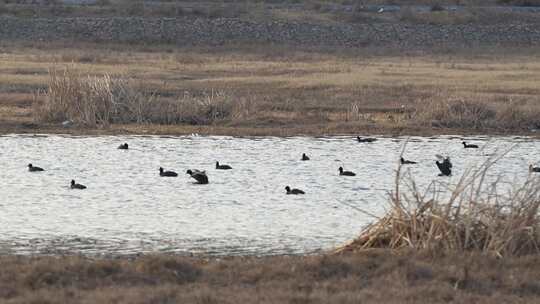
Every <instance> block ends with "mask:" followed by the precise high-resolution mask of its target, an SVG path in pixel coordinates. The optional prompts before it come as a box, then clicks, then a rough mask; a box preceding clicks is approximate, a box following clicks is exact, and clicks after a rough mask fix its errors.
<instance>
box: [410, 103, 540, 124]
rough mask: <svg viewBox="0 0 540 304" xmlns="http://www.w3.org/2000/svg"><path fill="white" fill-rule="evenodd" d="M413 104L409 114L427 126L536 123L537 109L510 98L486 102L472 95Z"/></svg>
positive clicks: (537, 118)
mask: <svg viewBox="0 0 540 304" xmlns="http://www.w3.org/2000/svg"><path fill="white" fill-rule="evenodd" d="M426 103H429V106H420V107H417V109H416V111H415V112H414V115H413V116H411V118H413V119H414V121H415V122H416V123H419V124H421V125H423V126H429V127H444V128H462V129H474V130H484V129H500V130H509V129H513V130H530V129H537V128H538V127H540V118H539V117H540V109H538V107H537V106H535V105H531V104H528V103H519V102H515V101H512V100H507V101H505V102H501V103H497V102H487V101H481V99H475V98H474V97H473V98H470V99H468V98H466V99H463V98H446V99H445V98H440V99H439V100H429V101H426Z"/></svg>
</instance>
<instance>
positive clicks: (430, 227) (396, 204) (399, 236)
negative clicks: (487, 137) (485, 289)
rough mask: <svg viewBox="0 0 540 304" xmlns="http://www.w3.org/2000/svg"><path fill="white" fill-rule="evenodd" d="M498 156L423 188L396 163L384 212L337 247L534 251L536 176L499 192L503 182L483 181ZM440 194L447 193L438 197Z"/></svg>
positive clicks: (539, 230)
mask: <svg viewBox="0 0 540 304" xmlns="http://www.w3.org/2000/svg"><path fill="white" fill-rule="evenodd" d="M500 157H502V156H501V155H499V156H495V157H491V158H490V159H488V160H487V161H485V162H484V163H482V164H481V165H479V166H476V167H472V168H470V169H468V170H466V171H465V172H464V173H463V175H462V176H461V178H460V179H459V182H458V183H457V184H456V185H455V186H449V185H447V184H445V183H443V182H432V183H431V184H430V185H429V186H428V187H427V189H426V190H425V191H422V190H420V189H419V187H418V186H417V185H416V183H415V182H414V180H413V178H412V177H411V176H410V173H407V172H406V173H403V174H402V168H401V166H400V167H399V168H398V170H397V174H396V182H395V188H394V189H393V191H392V192H391V195H390V198H389V204H388V205H389V206H388V212H387V213H386V214H385V215H384V216H383V217H381V218H379V219H378V220H377V221H375V222H374V223H373V224H371V225H369V226H367V227H366V228H365V229H364V230H363V231H362V232H361V234H360V237H358V238H357V239H356V240H354V241H353V242H352V243H351V244H349V245H346V246H344V247H342V248H340V249H338V251H351V250H352V251H357V250H362V249H368V248H387V249H412V250H418V251H424V250H427V251H431V252H437V253H443V254H448V253H452V252H453V253H464V252H468V251H472V252H481V253H485V254H493V255H495V256H499V257H505V256H522V255H527V254H537V253H539V252H540V248H539V244H540V216H539V213H538V210H539V206H540V179H539V178H536V177H534V176H533V175H529V178H528V179H527V180H526V181H525V182H524V183H523V184H521V185H519V186H517V187H514V188H513V189H512V190H510V191H508V192H507V194H501V193H499V192H498V191H497V190H498V186H499V188H500V186H502V183H503V182H502V181H501V180H500V179H498V180H497V181H496V182H488V181H487V179H486V176H487V175H488V173H489V170H490V168H491V167H492V166H493V164H494V163H495V162H496V161H497V160H498V159H499V158H500ZM444 192H446V193H447V194H448V195H446V196H442V195H441V193H444Z"/></svg>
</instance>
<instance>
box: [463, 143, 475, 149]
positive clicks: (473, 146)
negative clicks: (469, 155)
mask: <svg viewBox="0 0 540 304" xmlns="http://www.w3.org/2000/svg"><path fill="white" fill-rule="evenodd" d="M462 144H463V147H464V148H465V149H476V148H478V146H477V145H474V144H467V143H466V142H462Z"/></svg>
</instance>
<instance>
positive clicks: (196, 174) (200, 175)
mask: <svg viewBox="0 0 540 304" xmlns="http://www.w3.org/2000/svg"><path fill="white" fill-rule="evenodd" d="M186 173H187V174H189V175H190V176H191V177H193V178H194V179H195V180H196V181H197V183H198V184H208V176H206V172H205V171H199V170H196V169H193V170H187V171H186Z"/></svg>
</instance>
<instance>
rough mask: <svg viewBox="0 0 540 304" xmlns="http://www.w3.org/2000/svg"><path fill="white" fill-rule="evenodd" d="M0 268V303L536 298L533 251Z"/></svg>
mask: <svg viewBox="0 0 540 304" xmlns="http://www.w3.org/2000/svg"><path fill="white" fill-rule="evenodd" d="M0 265H1V267H2V272H1V275H0V299H1V301H2V302H3V303H178V302H182V303H249V302H254V301H255V302H257V303H336V302H339V303H359V302H362V303H404V302H407V303H471V302H474V303H494V302H504V303H536V302H537V301H538V297H539V296H540V287H539V285H538V283H537V281H538V280H537V274H538V273H539V271H540V266H539V265H540V263H539V257H538V256H525V257H519V258H507V259H497V258H494V257H490V256H486V255H481V254H474V253H464V254H461V253H460V254H458V255H453V254H448V255H440V256H433V255H429V254H422V253H407V252H401V253H399V254H395V253H392V252H391V251H389V250H369V251H364V252H360V253H355V254H342V255H320V256H277V257H265V258H258V257H235V258H224V259H205V258H186V257H179V256H165V255H152V256H142V257H137V258H131V259H128V258H123V259H88V258H83V257H77V256H63V257H21V256H18V257H17V256H1V257H0ZM383 286H384V288H383Z"/></svg>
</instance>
